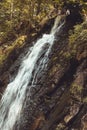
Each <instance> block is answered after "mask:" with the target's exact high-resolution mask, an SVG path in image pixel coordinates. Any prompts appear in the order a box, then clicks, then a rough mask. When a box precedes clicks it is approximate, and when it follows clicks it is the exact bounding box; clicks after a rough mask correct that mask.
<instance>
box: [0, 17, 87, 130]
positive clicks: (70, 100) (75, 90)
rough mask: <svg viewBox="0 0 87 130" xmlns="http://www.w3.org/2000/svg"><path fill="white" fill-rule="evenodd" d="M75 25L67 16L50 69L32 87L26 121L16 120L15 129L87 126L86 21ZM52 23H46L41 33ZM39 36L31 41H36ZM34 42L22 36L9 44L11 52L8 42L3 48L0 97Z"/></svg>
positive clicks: (60, 129)
mask: <svg viewBox="0 0 87 130" xmlns="http://www.w3.org/2000/svg"><path fill="white" fill-rule="evenodd" d="M53 19H54V18H53ZM53 19H52V20H51V24H53ZM61 19H62V16H61ZM81 22H82V21H81ZM47 23H48V21H47ZM74 24H76V21H75V23H73V22H72V21H71V19H70V18H69V17H68V18H67V17H66V23H65V25H64V26H63V28H62V30H61V31H60V33H56V40H55V43H54V45H53V48H52V51H51V54H50V56H49V59H50V60H49V63H48V66H47V69H46V70H44V71H43V73H41V75H39V77H38V84H36V87H35V88H34V87H33V88H32V89H31V100H28V98H27V99H26V102H25V107H24V108H23V113H22V115H21V118H23V120H22V122H21V123H20V125H19V126H18V124H17V123H16V126H15V128H14V130H18V129H20V130H72V129H73V130H85V129H87V80H86V78H87V22H83V23H79V25H78V24H77V25H76V26H74ZM51 26H52V25H51ZM51 26H49V24H46V26H44V29H43V28H42V30H40V33H41V32H43V30H45V29H46V28H47V27H51ZM40 33H39V34H38V35H39V36H40ZM38 35H37V36H38ZM37 36H35V37H34V39H33V40H30V41H32V42H33V41H35V40H36V39H37ZM25 41H26V42H25ZM32 42H28V40H26V36H21V37H20V38H18V39H17V40H16V41H14V44H13V46H12V44H11V45H10V43H9V48H10V49H9V50H10V51H8V47H6V45H3V48H4V50H3V48H1V51H0V53H3V52H2V51H4V52H5V53H3V57H1V58H0V74H1V76H0V94H1V96H2V93H3V91H4V89H5V87H6V85H7V84H8V82H9V81H10V80H12V78H11V77H15V75H16V73H17V70H18V68H19V65H20V62H21V58H23V56H24V55H25V54H26V53H27V51H28V49H27V47H30V46H31V45H32ZM25 43H28V44H26V45H25ZM5 47H6V48H5ZM14 48H15V49H14ZM4 54H5V56H4ZM42 75H43V76H42ZM26 95H27V96H28V92H27V94H26Z"/></svg>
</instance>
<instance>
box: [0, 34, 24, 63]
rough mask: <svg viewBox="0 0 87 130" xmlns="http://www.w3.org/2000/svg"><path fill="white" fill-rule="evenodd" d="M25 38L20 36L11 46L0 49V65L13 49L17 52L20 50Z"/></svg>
mask: <svg viewBox="0 0 87 130" xmlns="http://www.w3.org/2000/svg"><path fill="white" fill-rule="evenodd" d="M25 39H26V36H20V37H19V38H18V39H16V41H14V42H13V44H11V45H9V46H8V45H6V44H5V45H3V46H2V47H1V48H0V65H2V64H3V62H4V61H5V60H6V59H7V57H8V56H9V55H10V54H11V53H12V51H13V50H14V49H16V50H18V49H19V48H22V47H23V46H24V44H25Z"/></svg>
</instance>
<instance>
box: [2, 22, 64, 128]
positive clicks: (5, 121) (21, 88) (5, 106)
mask: <svg viewBox="0 0 87 130" xmlns="http://www.w3.org/2000/svg"><path fill="white" fill-rule="evenodd" d="M57 24H58V23H57V22H55V24H54V27H53V29H52V31H51V34H44V35H43V37H42V38H40V39H39V40H38V41H37V42H36V43H35V44H34V46H33V47H32V50H31V52H30V53H28V54H27V55H26V56H25V58H24V60H23V62H22V63H21V66H20V69H19V71H18V74H17V76H16V78H15V79H14V80H13V82H11V83H9V84H8V86H7V88H6V90H5V92H4V94H3V97H2V99H1V102H0V130H12V129H13V126H14V124H15V122H16V120H17V119H18V118H19V117H20V114H21V111H22V107H23V102H24V99H25V97H26V90H27V87H30V86H28V84H29V83H30V81H31V78H32V73H33V71H34V68H35V66H36V64H37V61H38V59H39V58H41V59H40V61H39V65H38V67H37V69H36V71H35V74H34V76H33V80H32V84H34V82H35V80H36V74H37V72H39V69H40V68H41V70H43V69H44V67H46V64H47V62H48V59H49V58H48V56H49V53H50V51H51V48H52V45H53V43H54V40H55V36H54V34H55V30H60V27H61V26H62V24H61V25H60V26H59V27H58V28H57ZM29 89H31V87H30V88H29Z"/></svg>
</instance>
